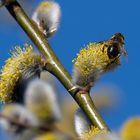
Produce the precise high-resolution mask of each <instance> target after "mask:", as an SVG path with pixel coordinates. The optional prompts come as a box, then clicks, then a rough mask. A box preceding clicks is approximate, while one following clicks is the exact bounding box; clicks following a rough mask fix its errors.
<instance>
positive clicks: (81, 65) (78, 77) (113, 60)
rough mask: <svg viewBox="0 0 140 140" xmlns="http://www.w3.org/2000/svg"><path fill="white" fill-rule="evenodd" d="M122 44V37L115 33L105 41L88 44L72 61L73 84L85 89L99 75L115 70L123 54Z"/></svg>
mask: <svg viewBox="0 0 140 140" xmlns="http://www.w3.org/2000/svg"><path fill="white" fill-rule="evenodd" d="M123 44H124V37H123V35H122V34H120V33H117V34H115V35H114V36H113V37H112V38H110V39H108V40H106V41H102V42H98V43H89V44H88V45H87V46H86V47H85V48H83V49H81V50H80V52H79V53H78V54H77V57H76V58H75V59H74V60H72V62H73V63H74V71H73V82H74V84H76V85H79V86H81V87H85V86H87V85H88V84H91V83H93V82H94V81H95V80H97V79H98V78H99V77H100V75H101V74H103V73H105V72H107V71H109V70H112V69H114V68H116V66H118V65H119V64H120V56H121V55H122V54H123V53H124V48H123Z"/></svg>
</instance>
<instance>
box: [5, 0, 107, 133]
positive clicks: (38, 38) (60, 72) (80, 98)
mask: <svg viewBox="0 0 140 140" xmlns="http://www.w3.org/2000/svg"><path fill="white" fill-rule="evenodd" d="M6 8H7V10H8V11H9V12H10V13H11V15H12V16H13V17H14V18H15V20H16V21H17V23H18V24H19V25H20V26H21V27H22V29H23V30H24V31H25V32H26V34H27V35H28V36H29V37H30V39H31V40H32V41H33V43H34V44H35V45H36V47H37V48H38V49H39V51H40V52H41V53H42V54H43V55H44V56H45V57H46V60H47V61H48V65H47V68H48V69H47V70H48V71H49V72H50V73H52V74H53V75H55V76H56V78H57V79H58V80H59V81H60V82H61V83H62V84H63V86H64V87H65V88H66V89H67V91H69V93H70V95H71V96H72V97H73V98H74V99H75V101H76V102H77V103H78V104H79V106H80V107H81V108H82V110H83V111H84V112H85V114H86V115H87V117H88V118H89V119H90V121H91V123H92V124H93V125H95V126H97V127H98V128H99V129H101V130H107V131H108V130H109V129H108V127H107V125H106V124H105V122H104V121H103V119H102V117H101V116H100V115H99V113H98V112H97V109H96V107H95V105H94V103H93V101H92V99H91V97H90V95H89V94H88V93H83V94H81V93H79V91H78V89H77V88H73V87H74V85H73V83H72V82H71V76H70V75H69V73H68V72H67V71H66V70H65V68H64V67H63V65H62V64H61V63H60V61H59V60H58V58H57V57H56V55H55V54H54V52H53V51H52V49H51V47H50V45H49V43H48V42H47V40H46V38H45V37H44V35H43V34H42V33H41V32H40V31H39V29H37V27H36V26H35V25H34V24H33V23H32V21H31V20H30V19H29V18H28V16H27V15H26V13H25V12H24V10H23V9H22V7H21V6H20V5H19V3H18V2H17V1H16V0H11V2H10V3H9V4H7V5H6Z"/></svg>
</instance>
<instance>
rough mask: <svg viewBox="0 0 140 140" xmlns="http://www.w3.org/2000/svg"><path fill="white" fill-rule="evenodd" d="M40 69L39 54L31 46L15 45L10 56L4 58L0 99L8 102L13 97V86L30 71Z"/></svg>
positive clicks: (0, 81)
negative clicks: (21, 46)
mask: <svg viewBox="0 0 140 140" xmlns="http://www.w3.org/2000/svg"><path fill="white" fill-rule="evenodd" d="M36 69H41V56H40V55H39V54H37V53H34V52H33V47H32V46H26V47H24V48H22V49H21V48H20V47H15V49H14V50H12V51H11V58H9V59H8V60H6V62H5V65H4V66H3V68H2V70H1V74H0V100H1V101H2V102H4V103H9V102H12V101H14V99H15V94H16V93H15V91H14V90H15V87H16V86H17V85H18V82H19V81H22V79H24V78H26V77H27V76H28V75H29V74H28V73H30V74H32V73H33V72H35V71H36Z"/></svg>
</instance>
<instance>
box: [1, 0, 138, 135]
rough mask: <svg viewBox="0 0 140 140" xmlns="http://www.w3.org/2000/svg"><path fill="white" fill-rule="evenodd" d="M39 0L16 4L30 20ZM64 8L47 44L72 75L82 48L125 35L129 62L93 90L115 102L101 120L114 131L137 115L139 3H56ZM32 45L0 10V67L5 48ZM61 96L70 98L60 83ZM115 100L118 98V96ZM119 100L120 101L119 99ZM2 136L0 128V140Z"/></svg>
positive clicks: (85, 0)
mask: <svg viewBox="0 0 140 140" xmlns="http://www.w3.org/2000/svg"><path fill="white" fill-rule="evenodd" d="M40 1H41V0H19V2H20V3H21V4H22V5H23V8H24V9H26V12H27V13H28V15H29V16H31V15H32V12H33V11H34V9H35V8H36V6H37V4H38V3H39V2H40ZM57 2H59V3H60V5H61V9H62V18H61V25H60V28H59V31H58V32H57V33H56V35H55V36H54V37H53V38H51V39H50V40H49V43H50V44H51V46H52V49H53V50H54V52H55V53H56V55H57V56H58V58H59V59H60V61H61V62H62V64H64V66H65V68H66V69H67V70H68V71H69V72H70V73H72V67H73V64H72V59H73V58H75V56H76V54H77V53H78V52H79V50H80V48H82V47H84V46H85V45H86V44H88V43H89V42H95V41H102V40H105V39H108V38H110V37H111V36H112V35H113V34H114V33H116V32H121V33H123V34H124V36H125V48H126V49H127V51H128V58H123V59H122V64H121V66H120V67H119V68H118V69H117V70H115V71H113V72H111V73H108V74H106V75H104V76H103V77H102V78H101V79H100V80H99V81H98V82H97V83H96V85H95V87H94V88H93V90H92V93H91V94H92V95H93V96H94V93H98V92H102V94H103V91H105V92H107V91H109V92H111V94H113V95H114V96H113V97H111V100H113V101H114V100H115V99H116V98H117V103H116V107H115V109H112V110H109V111H101V114H102V116H103V118H104V120H105V122H106V123H107V124H108V125H109V127H110V128H111V129H113V130H118V129H119V128H121V126H122V124H123V123H124V122H125V120H127V119H128V118H130V117H132V116H138V115H140V110H139V106H140V101H139V100H140V94H139V81H140V75H139V72H140V57H139V56H140V54H139V53H140V8H139V6H140V1H139V0H135V1H130V0H129V1H128V0H117V1H112V0H106V1H103V0H82V1H81V0H57ZM24 43H28V44H32V42H31V41H30V39H29V38H28V36H26V34H25V33H24V31H23V30H22V29H21V28H20V27H19V25H18V24H17V23H16V22H15V20H14V19H13V18H12V17H11V16H10V15H9V13H8V12H7V10H6V9H5V8H4V7H3V8H0V48H1V49H0V67H2V66H3V65H4V61H5V60H6V59H7V58H9V57H10V55H9V52H10V51H9V50H10V49H12V48H13V47H14V46H16V45H21V46H22V45H23V44H24ZM57 86H58V88H59V92H60V93H59V94H60V95H61V96H63V97H64V98H65V97H66V98H71V97H70V96H69V95H68V94H67V92H66V90H65V89H64V88H63V86H62V85H61V84H57ZM116 96H117V97H116ZM118 100H119V101H118ZM1 135H3V136H4V133H3V132H2V130H0V137H1Z"/></svg>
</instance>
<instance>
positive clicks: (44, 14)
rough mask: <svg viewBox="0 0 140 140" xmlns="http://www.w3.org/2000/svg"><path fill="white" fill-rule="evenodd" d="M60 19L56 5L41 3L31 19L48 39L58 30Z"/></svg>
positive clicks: (59, 11) (51, 2)
mask: <svg viewBox="0 0 140 140" xmlns="http://www.w3.org/2000/svg"><path fill="white" fill-rule="evenodd" d="M60 17H61V10H60V6H59V4H58V3H56V2H54V1H43V2H41V3H40V4H39V5H38V7H37V8H36V10H35V11H34V13H33V16H32V19H33V21H34V22H35V23H36V24H37V26H38V28H39V29H40V31H42V32H43V34H44V35H45V36H46V37H47V38H48V37H50V36H52V35H53V34H54V33H55V32H56V31H57V30H58V27H59V23H60Z"/></svg>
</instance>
